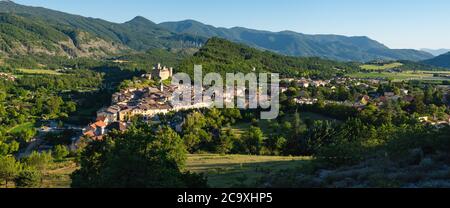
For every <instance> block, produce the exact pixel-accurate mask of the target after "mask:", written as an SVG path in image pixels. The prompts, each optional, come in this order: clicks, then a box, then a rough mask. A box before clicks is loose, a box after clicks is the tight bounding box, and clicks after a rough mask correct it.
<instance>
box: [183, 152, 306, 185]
mask: <svg viewBox="0 0 450 208" xmlns="http://www.w3.org/2000/svg"><path fill="white" fill-rule="evenodd" d="M310 160H311V158H309V157H281V156H252V155H215V154H199V155H189V156H188V161H187V170H189V171H192V172H195V173H204V174H205V175H206V176H207V177H208V184H209V185H210V186H211V187H213V188H229V187H233V186H236V185H237V186H240V187H242V186H244V187H246V186H248V187H252V186H255V184H256V183H257V182H258V180H259V179H260V178H261V177H264V176H265V175H267V174H270V173H275V172H278V171H283V170H287V169H295V168H298V167H301V166H302V165H304V164H306V163H308V162H309V161H310Z"/></svg>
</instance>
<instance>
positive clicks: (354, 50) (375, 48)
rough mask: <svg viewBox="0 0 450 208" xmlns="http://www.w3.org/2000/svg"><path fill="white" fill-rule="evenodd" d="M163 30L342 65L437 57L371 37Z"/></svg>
mask: <svg viewBox="0 0 450 208" xmlns="http://www.w3.org/2000/svg"><path fill="white" fill-rule="evenodd" d="M160 26H162V27H164V28H166V29H168V30H170V31H172V32H176V33H181V34H190V35H196V36H204V37H213V36H217V37H221V38H225V39H227V40H231V41H235V42H240V43H244V44H247V45H250V46H253V47H257V48H261V49H265V50H270V51H274V52H278V53H281V54H285V55H290V56H309V57H310V56H316V57H322V58H328V59H334V60H341V61H363V62H366V61H372V60H412V61H417V60H425V59H429V58H432V57H433V55H431V54H429V53H427V52H423V51H417V50H408V49H389V48H388V47H386V46H385V45H383V44H381V43H379V42H377V41H374V40H372V39H370V38H368V37H347V36H340V35H306V34H301V33H296V32H291V31H283V32H268V31H260V30H252V29H247V28H242V27H234V28H230V29H227V28H217V27H213V26H211V25H205V24H203V23H201V22H197V21H194V20H185V21H180V22H165V23H161V24H160Z"/></svg>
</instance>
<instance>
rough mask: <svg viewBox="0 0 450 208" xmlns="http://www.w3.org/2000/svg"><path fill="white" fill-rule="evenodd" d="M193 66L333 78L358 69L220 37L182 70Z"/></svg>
mask: <svg viewBox="0 0 450 208" xmlns="http://www.w3.org/2000/svg"><path fill="white" fill-rule="evenodd" d="M194 64H197V65H199V64H200V65H202V66H203V71H204V73H207V72H217V73H221V74H224V73H232V72H233V73H234V72H244V73H248V72H253V70H254V69H255V72H277V73H280V74H281V75H282V76H286V77H295V76H333V75H335V74H336V73H339V72H344V71H351V70H353V69H356V68H357V66H356V65H353V64H351V63H341V62H336V61H330V60H324V59H320V58H298V57H289V56H283V55H278V54H276V53H273V52H268V51H261V50H258V49H254V48H250V47H248V46H245V45H243V44H236V43H233V42H230V41H228V40H225V39H221V38H211V39H210V40H208V42H207V43H206V44H205V46H204V47H202V48H201V49H200V51H199V52H197V53H195V54H194V56H193V57H191V58H188V59H186V60H184V61H183V62H182V63H181V64H180V66H179V67H178V69H179V71H182V72H187V73H189V74H192V73H193V66H194Z"/></svg>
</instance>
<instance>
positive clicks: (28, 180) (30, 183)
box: [14, 167, 41, 188]
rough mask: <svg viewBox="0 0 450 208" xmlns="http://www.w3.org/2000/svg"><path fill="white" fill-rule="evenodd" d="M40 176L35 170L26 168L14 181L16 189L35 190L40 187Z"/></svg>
mask: <svg viewBox="0 0 450 208" xmlns="http://www.w3.org/2000/svg"><path fill="white" fill-rule="evenodd" d="M40 182H41V174H40V172H39V171H38V170H36V169H35V168H31V167H27V168H24V169H23V170H22V171H20V173H19V175H18V176H17V177H16V178H15V179H14V183H15V184H16V187H17V188H37V187H39V186H40V184H41V183H40Z"/></svg>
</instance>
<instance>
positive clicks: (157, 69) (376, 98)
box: [83, 63, 450, 140]
mask: <svg viewBox="0 0 450 208" xmlns="http://www.w3.org/2000/svg"><path fill="white" fill-rule="evenodd" d="M172 76H173V68H171V67H166V66H162V65H161V64H159V63H158V64H156V65H155V66H154V67H153V69H152V71H151V73H147V74H144V75H142V77H141V78H142V79H148V80H151V79H153V80H159V81H160V87H159V88H156V87H145V88H128V89H123V90H121V91H120V92H117V93H114V94H113V95H112V101H111V105H110V106H108V107H104V108H102V109H100V110H98V112H97V118H96V121H95V122H94V123H91V124H89V125H88V126H87V127H86V128H85V129H84V130H83V136H84V137H87V138H90V139H93V140H102V139H103V136H104V135H105V134H107V133H108V132H109V131H111V130H113V129H116V130H120V131H124V130H126V128H127V126H128V125H129V123H130V119H131V118H133V117H135V116H142V117H143V119H144V120H146V121H149V122H152V121H153V122H157V121H158V119H159V118H158V115H161V114H167V113H169V112H177V111H181V110H188V109H201V108H208V107H211V104H209V103H204V102H200V103H195V104H192V103H191V104H188V105H178V106H174V105H173V104H172V103H171V102H170V100H171V98H172V94H173V93H174V91H175V90H177V87H176V86H172V85H164V84H163V81H165V80H168V79H170V78H171V77H172ZM383 82H387V81H383V80H379V79H360V78H348V77H338V78H332V79H330V80H313V79H306V78H297V79H294V78H286V79H283V80H282V84H281V85H280V92H281V93H285V92H286V91H288V88H289V85H291V84H294V85H296V86H297V87H299V88H301V89H305V90H304V91H301V92H300V93H299V96H298V97H297V98H295V99H294V101H295V102H296V103H297V104H300V105H314V104H316V103H318V102H319V99H318V98H317V97H314V96H310V95H308V93H306V89H308V88H310V87H314V88H317V87H326V88H329V89H330V90H332V91H333V92H335V91H336V90H337V88H338V87H340V86H341V87H342V86H343V87H344V88H346V89H349V86H356V87H359V88H362V89H370V88H375V87H376V86H378V85H379V84H383ZM449 92H450V89H447V91H446V96H448V95H450V93H449ZM258 94H259V92H258ZM259 96H260V95H259ZM224 97H226V95H224ZM192 99H194V97H193V98H192ZM414 99H415V98H414V96H412V95H411V93H410V92H409V90H407V89H400V90H399V92H384V93H381V94H380V93H377V92H372V93H368V94H361V95H360V96H359V97H358V98H357V99H356V100H354V101H352V100H346V101H335V100H324V101H323V102H324V104H336V105H345V106H349V107H354V108H356V109H358V110H363V109H364V108H365V107H366V106H367V105H368V104H370V103H371V104H374V105H375V106H383V105H385V104H387V103H388V102H390V101H405V102H412V101H413V100H414ZM419 120H420V121H422V122H424V123H429V124H431V125H435V126H437V127H439V126H443V125H450V118H446V119H444V120H442V119H437V118H432V117H420V118H419ZM177 125H178V126H179V127H178V129H179V128H180V126H181V125H182V123H179V124H175V125H174V126H175V128H176V126H177Z"/></svg>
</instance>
